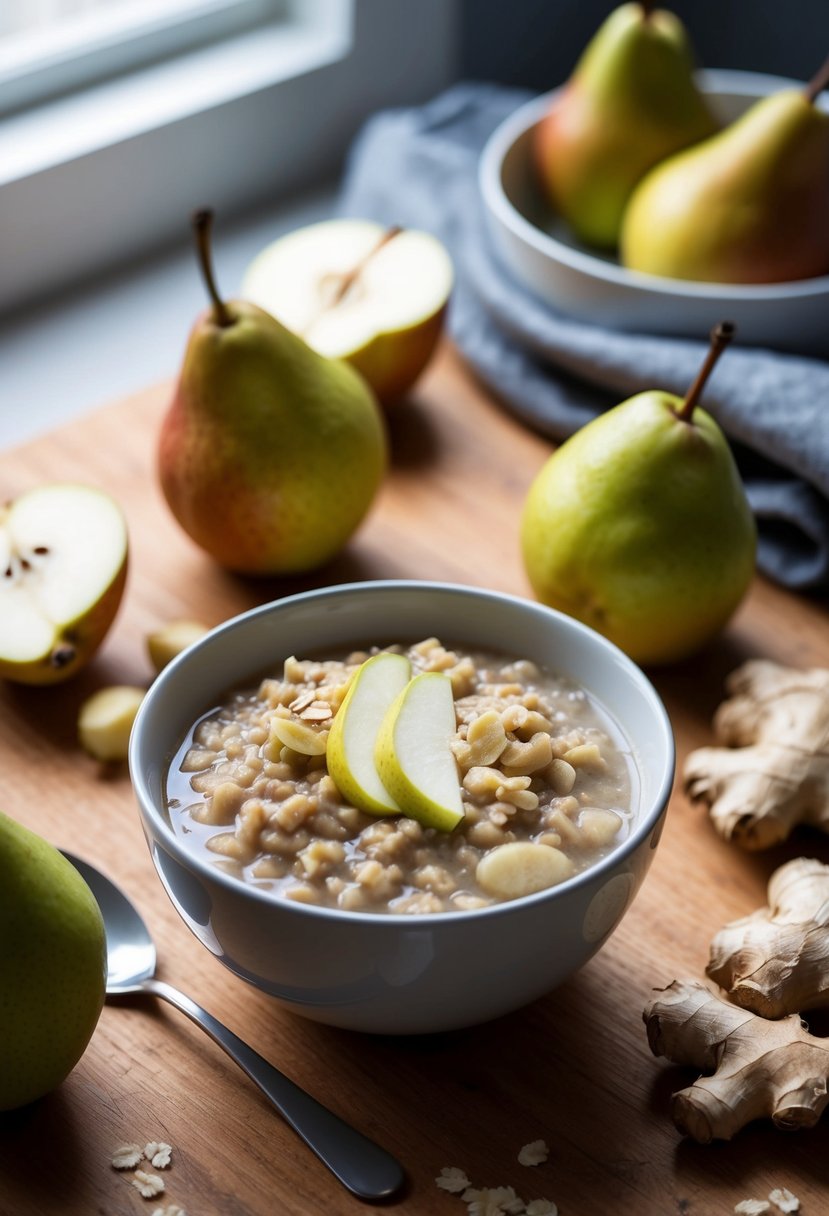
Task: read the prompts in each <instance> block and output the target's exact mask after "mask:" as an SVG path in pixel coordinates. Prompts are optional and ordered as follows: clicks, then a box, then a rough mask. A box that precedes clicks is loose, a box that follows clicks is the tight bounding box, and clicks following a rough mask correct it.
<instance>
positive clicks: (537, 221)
mask: <svg viewBox="0 0 829 1216" xmlns="http://www.w3.org/2000/svg"><path fill="white" fill-rule="evenodd" d="M700 82H701V86H702V88H703V90H704V92H705V93H706V94H707V96H708V97H709V99H710V101H711V105H712V108H713V109H714V111H715V112H716V113H717V114H718V116H719V117H720V118H721V119H722V120H723V121H724V122H728V121H731V120H733V119H734V118H736V117H737V116H738V115H740V114H741V113H743V111H744V110H746V109H747V108H748V106H749V105H751V104H752V102H754V101H755V100H756V99H757V98H758V97H763V96H765V95H766V94H767V93H770V92H774V91H776V90H777V89H780V88H784V87H791V86H792V85H795V86H797V85H798V83H799V82H796V81H790V80H783V79H781V78H780V77H776V76H760V75H755V74H754V73H751V72H705V73H701V75H700ZM801 87H802V85H801ZM553 96H554V94H553V93H550V94H546V95H544V96H542V97H537V98H535V99H534V100H533V101H531V102H528V103H527V104H526V105H524V106H521V107H520V109H518V110H516V112H515V113H514V114H512V115H510V117H509V118H508V119H506V121H505V122H503V123H502V124H501V125H500V126H499V127H498V129H497V130H496V131H495V132H494V133H493V134H492V136H491V137H490V139H489V141H488V142H487V145H486V147H485V149H484V152H483V155H482V158H481V164H480V175H479V182H480V190H481V194H482V196H483V203H484V213H485V215H486V219H487V223H488V227H489V230H490V233H491V235H492V239H493V241H494V244H495V247H496V249H497V250H498V252H499V254H500V256H501V258H502V260H503V262H504V264H505V266H506V267H507V268H508V269H509V270H511V271H512V273H513V274H514V275H515V277H516V278H517V279H519V280H520V281H521V282H522V283H524V285H525V286H527V287H529V288H530V289H531V290H532V291H533V292H535V294H536V295H538V296H539V297H540V298H541V299H542V300H544V301H545V302H546V303H548V304H551V305H553V307H554V308H556V309H558V310H560V311H561V312H564V313H567V314H568V315H570V316H573V317H578V318H580V319H583V320H585V321H592V322H593V323H594V324H597V325H606V326H608V327H609V328H612V329H622V330H629V331H636V332H641V333H653V334H673V335H677V336H682V337H693V338H705V337H706V336H707V334H708V332H709V330H710V329H711V328H712V326H713V325H715V324H716V323H717V321H720V320H731V321H734V322H736V324H737V330H738V333H739V339H740V342H741V343H747V344H752V345H762V346H770V347H773V348H776V349H778V350H786V351H794V352H798V353H801V354H809V355H817V356H822V357H826V356H829V324H827V317H829V276H825V275H823V276H821V277H819V278H814V279H801V280H798V281H797V282H794V283H770V284H767V285H753V284H751V285H736V284H727V283H692V282H688V281H685V280H680V279H665V278H659V277H658V276H656V275H649V274H640V273H638V272H636V271H632V270H625V269H624V267H622V266H620V265H619V263H618V260H617V259H616V258H615V257H613V256H612V255H608V256H604V255H603V254H601V253H597V252H596V251H595V250H592V249H589V248H588V247H587V246H584V245H581V244H579V242H578V241H577V239H576V238H575V237H574V236H573V235H572V234H571V233H570V232H569V230H568V228H567V226H566V225H565V224H564V223H563V221H562V220H561V219H560V218H559V217H558V216H556V215H555V214H554V213H553V211H552V210H551V209H550V207H549V206H548V204H547V203H546V202H545V201H544V199H543V198H542V195H541V192H540V191H539V188H538V185H537V182H536V178H535V174H534V172H533V165H532V161H531V156H530V150H531V142H532V134H533V129H534V127H535V126H536V125H537V123H538V122H539V121H540V119H541V118H542V116H543V115H544V113H545V112H546V110H547V107H548V106H549V104H550V99H551V97H553ZM820 104H821V105H822V107H823V108H824V109H827V110H829V102H827V100H826V97H825V95H824V96H823V97H822V98H821V99H820ZM827 222H829V221H827Z"/></svg>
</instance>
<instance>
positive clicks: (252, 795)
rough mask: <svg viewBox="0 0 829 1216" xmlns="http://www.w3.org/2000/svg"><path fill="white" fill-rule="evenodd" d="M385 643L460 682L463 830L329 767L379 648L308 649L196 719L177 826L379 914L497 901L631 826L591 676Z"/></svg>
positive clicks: (224, 856) (574, 866) (184, 762)
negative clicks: (373, 805)
mask: <svg viewBox="0 0 829 1216" xmlns="http://www.w3.org/2000/svg"><path fill="white" fill-rule="evenodd" d="M385 649H387V650H393V651H395V652H397V653H403V654H405V655H407V657H408V658H409V659H410V661H411V664H412V673H413V675H416V674H419V673H420V672H424V671H442V672H445V673H446V675H447V676H448V677H449V679H450V680H451V682H452V690H453V694H454V699H455V714H456V719H457V731H456V734H455V737H454V739H453V740H452V742H451V748H452V751H453V753H454V756H455V760H456V762H457V766H458V782H459V787H460V793H461V798H462V801H463V809H464V817H463V820H462V821H461V823H460V824H459V825H458V826H457V827H456V828H455V830H454V831H452V832H441V831H439V830H437V829H435V828H430V827H425V826H424V825H423V824H421V823H420V822H418V821H417V820H415V819H411V818H408V817H407V816H405V815H396V816H383V817H378V816H375V815H369V814H366V813H364V812H363V811H360V810H358V809H357V808H356V807H354V806H351V805H350V804H349V803H348V802H346V801H345V799H344V798H343V797H342V796H341V794H340V792H339V790H338V789H337V787H336V785H335V784H334V781H333V780H332V778H331V776H330V774H329V773H328V770H327V767H326V759H325V750H326V741H327V738H328V730H329V727H330V725H331V722H332V720H333V717H334V715H335V714H336V712H337V710H338V708H339V706H340V705H341V703H342V701H343V698H344V696H345V693H346V690H347V687H348V682H349V680H350V679H351V677H352V676H353V674H354V673H355V672H356V671H357V669H358V668H359V667H360V665H361V664H362V663H363V662H365V660H366V659H368V658H369V657H370V656H371V655H372V654H376V653H378V649H376V648H375V649H373V650H370V651H369V650H366V651H355V652H353V653H351V654H349V655H347V657H345V658H341V659H297V658H294V657H291V658H289V659H287V660H286V661H285V663H284V666H283V670H282V673H281V676H279V677H270V676H269V677H266V678H265V679H263V680H262V681H261V682H260V684H259V685H258V687H256V688H252V689H246V690H243V691H240V692H236V693H233V694H231V695H229V696H228V698H227V700H226V701H225V703H224V704H223V705H221V706H220V707H218V708H216V709H214V710H212V711H211V712H210V713H209V714H207V715H206V716H205V717H204V718H202V719H201V720H200V721H199V722H197V723H196V725H195V726H194V728H193V730H192V731H191V732H190V734H189V736H188V738H187V739H186V740H185V741H184V743H183V745H182V747H181V748H180V750H179V752H178V754H177V756H176V757H175V759H174V760H173V763H172V764H171V766H170V770H169V773H168V781H167V799H168V801H167V805H168V808H169V815H170V819H171V822H172V824H173V827H174V829H175V831H176V832H177V833H178V834H179V835H181V836H184V837H186V838H187V840H188V841H189V842H190V845H191V847H192V848H194V849H198V850H200V851H203V852H204V853H205V854H206V855H207V856H209V857H210V858H212V860H213V861H214V863H215V864H216V865H218V866H220V867H221V868H223V869H225V870H226V871H228V872H230V873H232V874H234V875H236V876H237V877H239V878H241V879H243V880H245V881H248V882H251V883H255V884H256V885H257V886H259V887H264V888H267V889H269V890H272V891H273V892H274V893H275V894H277V895H279V896H281V897H283V898H285V899H292V900H297V901H299V902H302V903H312V904H321V905H325V906H327V907H333V908H341V909H345V910H348V911H359V912H375V913H377V912H379V913H398V914H401V913H424V912H426V913H429V912H451V911H462V910H469V909H474V908H482V907H486V906H488V905H490V904H493V903H498V902H501V901H502V900H504V899H512V898H515V897H517V896H520V895H524V894H527V893H529V892H531V891H536V890H540V889H542V888H544V887H548V886H551V885H554V884H555V883H558V882H561V881H563V880H564V879H565V878H568V877H570V876H571V875H572V874H575V873H578V872H579V871H581V870H584V869H586V868H587V867H588V866H590V865H593V864H594V863H595V862H596V861H597V860H599V859H600V858H601V857H603V856H605V855H606V854H607V853H608V852H609V851H610V850H611V849H613V848H614V847H615V846H616V845H617V844H618V843H619V842H620V841H621V840H623V839H624V838H625V836H626V835H627V833H628V831H629V827H630V821H631V816H632V812H631V809H630V808H631V804H632V792H631V782H632V773H633V769H632V766H631V761H630V755H629V753H628V752H627V751H626V750H625V746H624V744H623V742H622V740H621V738H620V737H619V735H618V732H617V731H616V729H615V727H614V726H613V725H612V724H611V722H610V721H609V720H608V719H607V718H606V716H605V715H604V714H603V713H602V712H601V711H600V710H599V709H598V707H597V706H596V705H595V704H594V702H593V701H592V700H591V699H590V697H589V696H588V695H587V693H585V692H584V691H583V690H582V689H580V688H577V687H575V686H574V685H573V684H571V683H569V682H567V681H565V680H563V679H561V678H560V677H557V676H554V675H551V674H550V673H549V672H545V671H542V670H540V669H539V668H538V667H537V666H536V665H535V664H534V663H531V662H530V661H528V660H526V659H513V658H507V657H505V656H503V655H496V654H493V653H485V652H469V653H467V652H465V651H462V650H461V649H460V648H456V649H447V648H445V647H444V646H443V645H442V644H441V643H440V642H439V641H438V640H437V639H436V638H427V639H426V640H425V641H422V642H419V643H417V644H416V645H413V646H410V647H403V646H390V647H386V648H385Z"/></svg>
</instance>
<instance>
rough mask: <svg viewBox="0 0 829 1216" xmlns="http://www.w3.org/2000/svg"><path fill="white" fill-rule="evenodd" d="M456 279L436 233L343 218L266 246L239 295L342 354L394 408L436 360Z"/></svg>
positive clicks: (317, 345) (324, 349)
mask: <svg viewBox="0 0 829 1216" xmlns="http://www.w3.org/2000/svg"><path fill="white" fill-rule="evenodd" d="M452 282H453V270H452V262H451V260H450V258H449V254H448V253H447V252H446V250H445V249H444V247H443V245H442V244H441V243H440V241H438V240H437V238H436V237H433V236H431V235H430V234H429V233H427V232H418V231H416V230H415V229H411V228H397V227H393V228H383V227H382V225H380V224H375V223H373V222H372V221H370V220H359V219H338V220H324V221H322V222H321V223H318V224H310V225H309V226H308V227H307V228H300V229H298V230H297V231H296V232H291V233H288V235H287V236H283V237H281V238H280V239H279V240H277V241H274V242H273V244H271V245H268V246H267V248H266V249H263V251H262V252H261V253H260V254H259V255H258V256H257V257H256V258H255V259H254V260H253V262H252V263H251V264H250V266H249V267H248V269H247V271H246V272H245V277H244V279H243V282H242V294H243V296H245V298H246V299H249V300H252V301H253V302H254V303H255V304H259V305H260V306H261V307H262V308H264V309H266V310H267V311H268V312H270V313H272V314H273V316H275V317H276V318H277V320H279V321H281V322H282V324H283V325H287V327H288V329H290V330H292V331H293V332H294V333H297V334H300V335H301V336H302V337H303V338H304V339H305V341H306V342H308V344H309V345H310V346H313V348H314V350H317V351H319V352H320V354H323V355H328V356H329V357H331V358H340V359H345V360H346V361H347V362H348V363H350V364H351V366H352V367H355V368H356V369H357V371H358V372H360V373H361V374H362V375H363V376H364V377H365V379H366V380H367V381H368V383H369V384H370V385H371V387H372V388H373V389H374V392H375V393H376V394H377V396H378V398H379V400H380V401H381V402H382V403H383V404H384V405H387V406H388V405H391V404H393V403H394V402H395V401H397V400H398V399H399V398H400V397H403V396H404V395H405V394H406V393H407V392H408V391H409V389H410V388H411V387H412V385H413V384H414V382H415V380H417V378H418V376H419V375H420V373H421V372H422V371H423V369H424V368H425V366H426V364H427V363H428V362H429V359H430V358H431V357H432V354H433V352H434V349H435V346H436V345H437V341H438V338H439V337H440V334H441V330H442V328H443V321H444V316H445V313H446V305H447V302H448V299H449V294H450V292H451V290H452Z"/></svg>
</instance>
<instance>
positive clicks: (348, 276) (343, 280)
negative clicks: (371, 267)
mask: <svg viewBox="0 0 829 1216" xmlns="http://www.w3.org/2000/svg"><path fill="white" fill-rule="evenodd" d="M402 231H403V229H402V228H401V227H400V226H399V225H398V224H393V225H392V226H391V228H387V229H386V231H385V232H384V233H382V235H381V236H380V238H379V240H378V241H377V243H376V244H375V245H372V247H371V249H369V251H368V253H366V254H364V255H363V257H361V258H360V260H359V262H358V263H357V265H356V266H352V268H351V270H349V271H347V272H346V273H345V274H344V275H342V276H341V277H340V281H339V283H338V284H337V290H336V291H335V292H334V294H333V296H332V297H331V300H330V301H329V305H328V306H329V308H336V306H337V305H338V304H339V303H340V301H341V300H342V299H343V297H344V296H345V295H346V294H347V293H348V291H349V289H350V288H351V287H352V286H353V285H354V283H356V281H357V279H359V277H360V275H361V274H362V273H363V271H364V270H365V268H366V266H367V265H368V263H369V262H370V261H371V259H372V258H373V257H375V256H376V255H377V254H378V253H379V252H380V250H381V249H382V248H383V247H384V246H385V245H388V243H389V241H391V240H393V239H394V237H396V236H399V235H400V233H401V232H402Z"/></svg>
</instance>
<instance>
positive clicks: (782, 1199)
mask: <svg viewBox="0 0 829 1216" xmlns="http://www.w3.org/2000/svg"><path fill="white" fill-rule="evenodd" d="M769 1199H770V1201H771V1202H772V1203H773V1204H774V1206H775V1207H776V1208H777V1209H778V1210H779V1211H781V1212H783V1213H784V1216H789V1213H790V1212H799V1211H800V1200H799V1199H798V1197H797V1195H793V1194H792V1193H791V1191H790V1190H789V1189H788V1188H787V1187H785V1186H777V1187H775V1188H774V1190H773V1191H772V1192H771V1194H770V1195H769Z"/></svg>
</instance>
